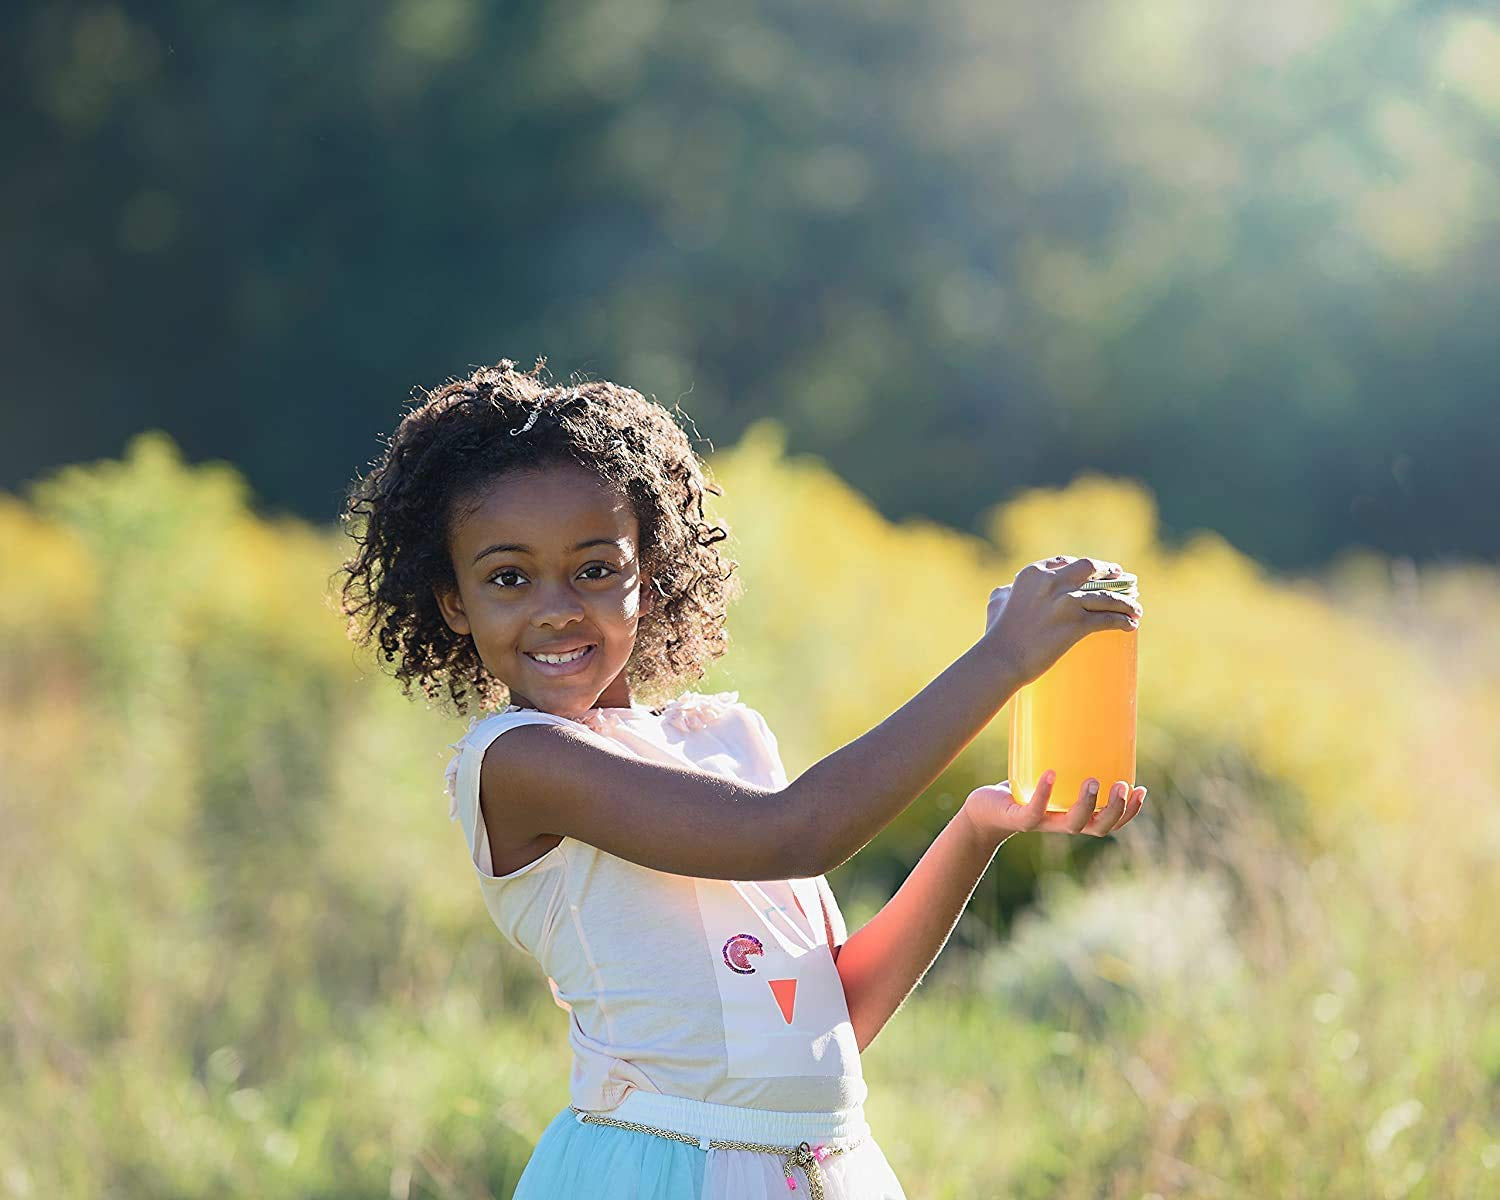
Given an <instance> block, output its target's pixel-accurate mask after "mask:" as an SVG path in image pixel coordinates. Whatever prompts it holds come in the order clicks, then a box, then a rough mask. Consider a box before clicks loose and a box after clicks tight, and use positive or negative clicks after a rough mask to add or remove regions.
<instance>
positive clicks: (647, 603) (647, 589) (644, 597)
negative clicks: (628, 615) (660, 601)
mask: <svg viewBox="0 0 1500 1200" xmlns="http://www.w3.org/2000/svg"><path fill="white" fill-rule="evenodd" d="M640 586H641V607H640V615H641V616H643V617H644V616H645V615H646V614H647V613H648V612H650V611H651V608H652V606H653V605H654V604H655V603H656V585H655V584H654V583H653V582H652V580H651V576H650V575H648V574H647V573H646V572H645V571H642V572H641V585H640Z"/></svg>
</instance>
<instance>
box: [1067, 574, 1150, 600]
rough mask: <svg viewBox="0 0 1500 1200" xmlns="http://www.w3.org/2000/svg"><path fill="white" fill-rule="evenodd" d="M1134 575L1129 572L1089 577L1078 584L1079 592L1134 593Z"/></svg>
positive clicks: (1131, 594)
mask: <svg viewBox="0 0 1500 1200" xmlns="http://www.w3.org/2000/svg"><path fill="white" fill-rule="evenodd" d="M1136 582H1137V581H1136V577H1135V576H1134V575H1131V574H1130V573H1129V572H1122V573H1121V574H1119V575H1112V576H1110V577H1109V578H1107V579H1090V580H1089V581H1088V582H1087V583H1084V584H1081V585H1080V586H1079V589H1078V590H1079V591H1081V592H1119V593H1121V594H1122V595H1130V596H1133V595H1135V594H1136Z"/></svg>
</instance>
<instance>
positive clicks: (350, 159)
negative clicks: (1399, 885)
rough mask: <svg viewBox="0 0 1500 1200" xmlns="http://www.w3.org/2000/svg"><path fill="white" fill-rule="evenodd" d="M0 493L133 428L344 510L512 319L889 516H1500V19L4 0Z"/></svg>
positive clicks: (1490, 522) (492, 348) (1258, 533)
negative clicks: (362, 471)
mask: <svg viewBox="0 0 1500 1200" xmlns="http://www.w3.org/2000/svg"><path fill="white" fill-rule="evenodd" d="M0 31H3V34H4V37H3V45H4V47H5V54H6V57H7V59H8V60H9V61H8V63H7V67H8V69H7V70H6V71H5V72H4V73H3V78H0V89H3V90H4V98H5V102H6V111H7V113H8V120H7V123H6V131H5V134H4V136H3V139H0V162H3V165H4V170H5V177H6V181H7V187H6V188H5V189H4V191H3V193H0V213H3V226H0V227H3V233H0V237H3V239H4V241H3V250H4V257H5V263H6V270H5V271H4V272H0V304H3V308H4V312H5V314H6V318H7V319H6V320H5V322H4V324H3V327H0V348H3V352H4V356H5V361H6V364H7V368H8V379H9V387H8V393H7V396H6V399H5V401H4V402H3V403H0V487H10V488H15V487H16V486H17V485H19V484H21V483H22V482H24V481H26V480H30V479H32V478H34V477H37V476H39V475H41V474H42V473H44V472H45V471H47V470H49V469H51V468H52V467H54V466H56V465H60V464H62V463H67V462H73V461H77V460H79V459H84V458H92V457H97V456H101V455H114V454H118V453H119V452H120V450H121V447H122V445H123V444H124V442H125V440H126V438H127V437H128V436H129V435H130V434H132V433H134V432H136V431H138V430H140V429H143V428H147V427H158V428H162V429H166V430H168V431H170V432H171V434H172V435H173V436H174V438H176V439H177V441H178V442H179V444H180V445H182V447H183V448H184V450H185V452H186V453H187V454H188V456H189V457H190V458H193V459H197V458H203V457H214V458H225V459H228V460H231V461H232V462H234V463H235V464H237V465H238V466H239V467H241V468H242V469H243V470H244V471H245V473H246V475H247V476H248V478H249V480H250V482H251V484H252V486H253V489H254V492H255V493H256V494H257V495H258V496H259V497H262V498H264V500H265V501H266V502H268V504H269V505H270V506H271V507H273V508H275V509H280V510H288V511H291V512H294V513H297V514H300V515H303V516H306V517H309V518H313V519H316V520H325V519H327V518H330V517H331V516H332V515H333V513H334V512H335V511H336V510H337V508H338V502H339V496H340V491H341V489H342V487H343V485H344V483H345V481H346V480H347V479H348V477H349V475H350V474H351V472H352V471H353V470H354V469H355V468H356V467H357V466H358V465H359V464H362V463H363V462H365V461H367V460H368V459H369V458H371V457H373V456H374V454H375V453H376V452H377V450H378V444H377V438H378V435H379V434H380V433H381V432H383V431H386V430H388V429H389V428H390V427H391V425H392V424H393V423H394V420H395V418H396V416H397V414H398V413H399V411H400V409H401V407H402V405H403V403H404V402H405V401H406V400H407V399H408V398H409V393H410V389H412V388H413V387H416V386H418V385H423V386H432V385H435V384H437V383H439V382H441V380H443V379H444V378H446V377H447V376H449V375H451V374H455V373H460V372H462V371H464V370H465V369H466V367H467V366H468V365H469V364H472V363H478V362H485V361H493V360H495V359H496V358H499V357H501V356H507V357H512V358H516V359H519V360H521V361H522V362H523V363H524V362H529V361H530V360H531V359H532V358H534V357H536V356H538V355H545V356H547V357H548V359H549V362H550V365H551V367H552V369H553V372H554V375H555V376H556V377H558V378H559V379H562V378H565V377H566V376H567V375H568V374H569V373H571V372H573V371H582V372H585V373H587V374H589V375H591V376H602V377H606V378H612V379H616V380H618V381H620V382H623V383H628V384H630V385H632V386H635V387H637V388H639V389H640V390H642V391H644V392H647V393H651V394H655V395H657V396H658V398H660V399H661V400H662V401H663V402H664V403H667V404H669V405H670V404H671V403H673V402H675V401H678V400H680V401H681V403H682V406H683V408H684V410H685V411H686V412H688V413H689V414H691V415H692V417H693V418H694V420H695V422H696V424H697V427H698V429H699V430H700V431H701V432H702V434H703V435H704V437H705V438H709V439H712V441H713V442H714V443H716V444H721V445H722V444H728V443H731V442H733V441H735V440H736V439H737V438H738V437H739V436H740V434H741V433H742V432H743V431H744V430H745V428H746V427H747V426H748V425H749V424H750V422H752V421H753V420H755V419H756V418H758V417H761V416H765V415H769V416H774V417H776V418H778V419H779V420H780V421H781V422H782V423H783V424H784V426H785V427H786V428H787V430H788V431H789V436H790V440H791V443H792V444H793V445H795V446H796V447H797V448H798V449H805V450H811V451H813V452H816V453H818V454H820V455H822V456H824V457H825V458H826V459H828V460H829V462H830V464H831V465H832V467H833V468H834V470H835V471H836V472H837V473H838V474H839V475H840V476H842V477H843V478H845V479H847V480H848V481H849V482H850V483H852V484H853V485H854V486H855V487H857V488H858V489H859V490H860V491H861V492H862V493H863V494H865V495H867V496H869V497H870V498H871V499H872V501H873V502H874V503H875V504H876V505H877V506H878V508H879V509H880V511H881V512H882V513H883V514H884V515H886V516H887V517H903V516H907V515H910V514H914V513H920V514H924V515H926V516H929V517H932V518H935V519H938V520H941V521H944V522H946V523H948V524H951V525H954V526H956V527H958V528H964V529H969V530H971V531H974V532H979V531H980V528H981V522H982V520H983V513H984V512H985V511H986V510H987V509H988V508H989V507H990V506H991V505H992V504H993V503H994V502H995V501H997V500H999V499H1003V498H1005V497H1007V496H1009V495H1012V494H1014V493H1015V492H1017V491H1018V490H1019V489H1021V488H1023V487H1026V486H1029V485H1055V484H1059V483H1062V482H1064V481H1066V480H1068V479H1071V478H1072V477H1073V476H1074V475H1075V474H1076V473H1077V472H1078V471H1080V470H1084V469H1097V470H1102V471H1105V472H1107V473H1108V474H1110V475H1113V476H1134V477H1137V478H1140V479H1142V480H1144V481H1146V482H1147V483H1148V484H1149V486H1150V488H1151V490H1152V492H1153V493H1154V495H1155V496H1156V498H1157V500H1158V502H1159V504H1160V509H1161V521H1162V529H1163V532H1164V533H1165V534H1167V535H1180V534H1184V533H1186V532H1188V531H1190V530H1192V529H1195V528H1210V529H1214V530H1217V531H1218V532H1220V533H1222V534H1223V535H1224V536H1225V537H1227V538H1228V539H1229V540H1230V541H1231V542H1232V543H1234V544H1235V545H1237V546H1239V547H1240V548H1241V549H1243V550H1245V551H1246V552H1248V553H1250V554H1251V555H1253V556H1255V557H1256V558H1258V559H1260V560H1261V561H1264V562H1267V563H1269V564H1272V565H1276V566H1282V567H1287V568H1291V567H1296V566H1301V565H1306V564H1309V563H1312V562H1319V561H1323V560H1325V559H1326V558H1328V557H1329V556H1330V555H1331V554H1332V553H1333V552H1334V551H1336V550H1338V549H1340V548H1343V547H1348V546H1351V545H1363V546H1368V547H1371V548H1374V549H1378V550H1381V551H1384V552H1387V553H1392V554H1399V555H1406V556H1411V557H1414V558H1416V559H1419V560H1421V559H1430V558H1435V557H1446V556H1494V555H1497V554H1500V522H1496V521H1495V520H1494V519H1493V510H1494V506H1493V504H1492V503H1479V502H1476V501H1475V499H1474V497H1475V496H1476V495H1483V494H1485V493H1484V492H1482V491H1481V488H1482V487H1483V479H1484V478H1485V477H1487V474H1488V471H1487V468H1489V467H1490V466H1491V464H1492V463H1493V461H1494V460H1495V458H1496V456H1497V453H1500V413H1497V406H1496V400H1497V396H1496V393H1497V383H1500V362H1497V360H1496V357H1495V355H1494V353H1493V341H1494V333H1493V327H1494V313H1495V310H1496V302H1497V300H1500V271H1497V270H1496V267H1497V264H1500V221H1497V213H1500V204H1497V202H1496V201H1497V198H1500V195H1497V193H1500V188H1497V182H1496V181H1497V169H1500V19H1497V18H1496V16H1495V14H1494V11H1493V10H1492V9H1490V8H1489V7H1488V6H1483V5H1477V4H1476V5H1465V4H1456V3H1422V4H1418V3H1415V2H1414V0H1413V2H1403V0H1382V2H1381V3H1371V4H1359V5H1351V4H1344V3H1337V2H1335V0H1268V2H1267V3H1265V4H1260V5H1254V6H1243V5H1237V4H1234V3H1231V2H1230V0H1198V2H1189V0H1159V2H1157V3H1153V4H1151V5H1148V6H1145V7H1142V6H1140V5H1136V4H1131V3H1127V2H1126V0H1069V2H1066V3H1060V4H1048V5H1030V6H1027V5H1002V6H995V5H991V4H987V3H983V2H982V0H950V2H949V3H946V4H943V5H940V6H938V7H936V8H933V7H931V6H926V7H923V6H911V5H896V4H882V3H877V4H863V3H862V4H853V3H848V2H847V0H844V2H836V3H834V4H831V5H821V6H817V7H815V8H807V7H806V6H800V5H792V4H785V3H774V2H772V3H759V4H742V5H737V6H735V7H734V9H733V10H727V9H721V8H703V7H701V6H693V5H680V4H668V3H666V2H665V0H554V2H553V3H550V4H545V5H544V4H539V3H512V4H507V5H503V6H502V5H484V4H481V3H479V2H478V0H377V2H376V3H372V4H357V5H356V4H340V3H328V4H319V5H313V6H270V7H267V6H247V5H236V4H226V3H223V2H222V0H208V2H199V3H194V4H188V3H185V2H183V0H176V2H172V0H162V2H159V3H144V2H140V3H108V2H104V3H97V2H87V3H85V2H75V0H49V2H41V0H22V2H18V3H15V4H11V5H7V6H5V8H4V10H3V12H0Z"/></svg>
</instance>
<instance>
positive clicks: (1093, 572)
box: [1056, 555, 1113, 588]
mask: <svg viewBox="0 0 1500 1200" xmlns="http://www.w3.org/2000/svg"><path fill="white" fill-rule="evenodd" d="M1058 557H1062V556H1061V555H1059V556H1058ZM1112 565H1113V564H1111V563H1107V562H1105V561H1104V560H1103V559H1102V558H1075V559H1072V560H1070V561H1069V562H1067V563H1065V564H1063V565H1062V566H1061V567H1058V568H1057V571H1056V574H1057V575H1058V577H1059V578H1061V579H1065V580H1067V581H1068V586H1069V587H1070V588H1074V587H1077V586H1078V585H1079V584H1080V583H1087V582H1088V581H1089V580H1090V579H1093V578H1095V577H1096V576H1097V577H1099V578H1104V577H1105V576H1107V575H1108V574H1109V568H1110V567H1111V566H1112Z"/></svg>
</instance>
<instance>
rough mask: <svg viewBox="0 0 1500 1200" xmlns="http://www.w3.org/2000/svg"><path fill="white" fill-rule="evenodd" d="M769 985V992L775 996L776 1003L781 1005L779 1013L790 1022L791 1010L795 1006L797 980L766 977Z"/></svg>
mask: <svg viewBox="0 0 1500 1200" xmlns="http://www.w3.org/2000/svg"><path fill="white" fill-rule="evenodd" d="M766 982H767V983H769V984H770V985H771V994H772V995H774V996H775V997H776V1003H777V1004H779V1005H780V1006H781V1015H782V1016H783V1017H785V1018H786V1023H787V1024H788V1025H790V1024H791V1023H792V1010H793V1009H795V1008H796V1007H797V981H796V980H795V979H768V980H766Z"/></svg>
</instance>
